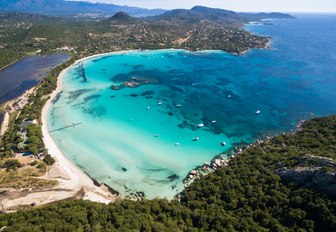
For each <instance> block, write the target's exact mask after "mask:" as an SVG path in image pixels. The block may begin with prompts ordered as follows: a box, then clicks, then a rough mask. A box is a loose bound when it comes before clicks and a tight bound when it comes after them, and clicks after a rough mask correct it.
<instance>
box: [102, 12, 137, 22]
mask: <svg viewBox="0 0 336 232" xmlns="http://www.w3.org/2000/svg"><path fill="white" fill-rule="evenodd" d="M107 21H108V22H112V23H126V24H127V23H132V22H136V21H137V19H136V18H133V17H131V16H130V15H129V14H127V13H125V12H122V11H120V12H118V13H116V14H115V15H113V16H112V17H111V18H109V19H108V20H107Z"/></svg>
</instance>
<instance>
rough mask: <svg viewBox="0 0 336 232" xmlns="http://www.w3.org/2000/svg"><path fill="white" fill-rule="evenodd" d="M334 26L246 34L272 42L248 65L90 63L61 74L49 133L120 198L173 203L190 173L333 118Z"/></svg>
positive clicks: (167, 56)
mask: <svg viewBox="0 0 336 232" xmlns="http://www.w3.org/2000/svg"><path fill="white" fill-rule="evenodd" d="M334 23H336V18H335V16H333V15H331V16H330V15H329V16H328V15H323V16H319V17H317V16H316V15H315V16H309V15H308V16H302V15H301V16H299V17H298V19H286V20H283V19H282V20H273V25H253V26H251V25H250V26H247V27H246V28H247V29H249V30H252V31H253V32H255V33H258V34H262V35H269V36H271V37H272V38H273V39H272V49H270V50H252V51H251V52H249V53H247V54H245V55H243V56H234V55H230V54H228V53H225V52H220V51H203V52H188V51H184V50H169V49H168V50H156V51H131V52H125V53H116V54H108V55H102V56H99V57H94V58H90V59H87V60H84V61H83V62H82V63H80V64H79V65H76V66H74V67H71V68H69V69H68V70H67V72H66V73H65V74H64V77H63V80H62V81H63V90H62V92H61V93H60V94H59V95H58V97H57V98H56V99H55V100H54V101H53V105H52V107H51V109H50V110H49V114H48V123H49V124H48V127H49V130H50V131H52V132H51V135H52V136H53V138H54V139H55V142H56V143H57V144H58V146H59V148H60V149H61V150H62V152H63V153H64V154H65V155H66V156H67V157H68V158H69V159H70V160H72V161H73V162H75V163H76V164H77V165H78V166H80V167H81V168H82V169H83V170H84V171H85V172H87V173H88V174H89V175H90V176H91V177H92V178H94V179H96V180H97V181H98V182H104V183H106V184H108V185H109V186H111V187H112V188H114V189H116V190H117V191H119V192H120V194H121V196H123V197H127V196H129V195H131V194H132V193H134V192H144V194H145V197H146V198H149V199H152V198H155V197H167V198H169V199H171V198H173V196H174V195H175V194H176V193H178V192H179V191H181V190H182V189H183V183H182V179H183V178H184V177H185V176H186V175H187V174H188V172H189V171H190V170H192V169H193V168H195V167H196V166H199V165H202V164H203V163H204V162H208V161H210V160H211V159H212V158H213V157H215V156H216V155H218V154H220V153H223V152H227V151H228V150H230V149H232V148H233V147H234V146H236V145H237V144H241V143H251V142H253V141H255V140H256V139H258V138H261V137H263V136H265V135H275V134H278V133H281V132H286V131H289V130H291V129H293V128H295V125H296V124H297V122H298V120H300V119H308V118H311V117H315V116H323V115H329V114H334V113H336V79H335V76H334V73H336V68H335V65H334V64H335V62H336V57H335V55H334V54H336V48H335V46H333V44H334V41H335V39H336V38H335V37H336V36H335V35H336V33H335V32H336V29H335V28H334V27H333V26H332V25H335V24H334ZM307 28H308V29H309V30H307ZM307 31H309V33H307ZM125 82H126V83H125ZM257 111H260V113H259V114H256V112H257ZM212 121H216V123H212ZM73 123H80V124H79V125H76V126H74V127H68V128H66V129H62V130H58V129H60V128H64V127H66V126H69V125H72V124H73ZM199 124H204V126H203V127H201V128H200V127H198V125H199ZM196 137H198V138H199V139H198V140H197V141H193V138H196ZM224 141H225V142H226V144H227V145H226V146H225V147H223V146H221V144H220V143H221V142H224Z"/></svg>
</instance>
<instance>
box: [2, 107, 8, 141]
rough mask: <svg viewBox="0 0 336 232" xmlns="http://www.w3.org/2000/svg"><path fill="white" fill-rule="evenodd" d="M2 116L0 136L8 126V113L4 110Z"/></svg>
mask: <svg viewBox="0 0 336 232" xmlns="http://www.w3.org/2000/svg"><path fill="white" fill-rule="evenodd" d="M4 113H5V114H4V118H3V120H2V122H1V125H0V137H1V136H3V135H4V134H5V132H6V131H7V128H8V123H9V114H8V112H7V111H5V112H4Z"/></svg>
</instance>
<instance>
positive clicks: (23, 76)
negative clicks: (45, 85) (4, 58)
mask: <svg viewBox="0 0 336 232" xmlns="http://www.w3.org/2000/svg"><path fill="white" fill-rule="evenodd" d="M68 58H69V55H68V54H54V55H49V56H30V57H26V58H23V59H22V60H19V61H18V62H16V63H14V64H12V65H10V66H8V67H6V68H5V69H2V70H0V105H1V104H3V103H5V102H6V101H9V100H12V99H14V98H16V97H18V96H20V95H21V94H23V93H24V92H25V91H26V90H28V89H30V88H32V87H34V86H36V85H37V84H38V83H39V82H40V81H41V80H42V79H43V78H44V77H45V76H46V74H47V73H48V71H49V70H50V69H52V68H53V67H55V66H57V65H59V64H61V63H63V62H64V61H65V60H66V59H68ZM2 120H3V113H2V112H0V126H1V122H2Z"/></svg>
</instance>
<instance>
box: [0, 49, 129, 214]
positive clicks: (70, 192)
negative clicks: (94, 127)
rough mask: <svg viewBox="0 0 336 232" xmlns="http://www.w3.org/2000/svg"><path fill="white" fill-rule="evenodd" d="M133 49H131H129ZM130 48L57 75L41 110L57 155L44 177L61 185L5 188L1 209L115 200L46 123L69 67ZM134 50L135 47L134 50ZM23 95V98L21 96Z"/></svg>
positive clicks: (49, 142)
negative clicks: (73, 158) (68, 155)
mask: <svg viewBox="0 0 336 232" xmlns="http://www.w3.org/2000/svg"><path fill="white" fill-rule="evenodd" d="M130 51H131V50H130ZM130 51H120V52H109V53H103V54H97V55H92V56H89V57H85V58H82V59H79V60H77V61H75V62H74V63H73V64H72V65H71V66H69V67H68V68H66V69H64V70H62V72H61V73H60V74H59V76H58V77H57V88H56V89H55V90H54V91H53V92H52V93H51V94H50V98H49V99H48V100H47V102H46V103H45V105H44V106H43V109H42V112H41V119H42V126H41V129H42V136H43V138H42V139H43V142H44V144H45V147H46V149H47V150H48V153H49V154H50V155H51V156H52V157H54V158H55V161H56V162H55V163H54V164H53V165H52V166H51V167H50V168H49V170H47V172H46V174H45V175H44V176H42V177H39V178H43V179H48V180H57V181H58V182H59V184H58V185H57V186H56V187H53V188H50V189H44V190H35V191H26V192H22V191H21V190H15V189H12V190H9V191H6V192H5V193H4V194H3V195H2V196H0V211H2V212H11V211H12V208H15V207H19V206H23V205H44V204H48V203H52V202H57V201H61V200H67V199H84V200H90V201H94V202H101V203H110V202H114V201H115V200H116V198H117V197H118V196H117V195H116V194H113V193H111V191H110V189H109V188H108V187H107V186H105V185H101V186H98V185H97V182H95V181H94V180H93V179H91V177H89V176H88V175H87V174H86V173H85V172H84V171H82V170H81V169H80V168H79V167H78V166H76V164H74V163H72V162H71V161H70V160H68V159H67V158H66V157H65V156H64V154H63V153H62V152H61V151H60V149H59V148H58V146H57V144H56V142H55V141H54V139H53V138H52V136H51V135H50V133H49V130H48V123H47V113H48V110H49V108H50V107H51V105H52V100H53V99H54V98H55V97H56V96H57V94H58V93H59V92H61V91H62V80H63V77H64V74H65V73H66V72H67V70H68V69H69V68H72V67H74V66H75V65H77V64H78V63H80V62H82V61H84V60H87V59H91V58H94V57H100V56H104V55H108V54H111V55H112V54H122V53H127V52H130ZM132 51H134V50H132ZM34 90H35V87H34V88H32V89H30V90H28V91H26V92H25V93H24V94H23V95H22V96H20V97H19V98H20V101H21V100H22V99H23V98H24V97H26V95H27V94H28V95H29V94H32V92H33V91H34ZM19 98H16V99H14V100H13V101H10V102H8V103H5V104H6V105H5V106H8V104H9V103H10V104H11V108H13V105H14V102H15V101H18V99H19ZM21 98H22V99H21ZM8 119H9V114H8V112H7V111H6V115H5V118H4V120H3V123H2V125H3V127H2V128H3V129H1V133H4V132H5V129H6V128H7V126H6V125H8Z"/></svg>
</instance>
